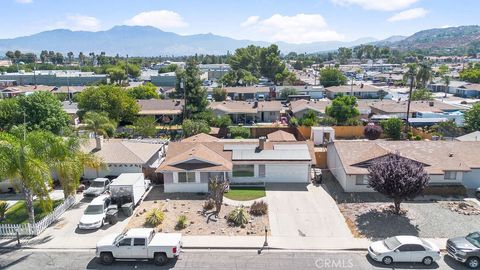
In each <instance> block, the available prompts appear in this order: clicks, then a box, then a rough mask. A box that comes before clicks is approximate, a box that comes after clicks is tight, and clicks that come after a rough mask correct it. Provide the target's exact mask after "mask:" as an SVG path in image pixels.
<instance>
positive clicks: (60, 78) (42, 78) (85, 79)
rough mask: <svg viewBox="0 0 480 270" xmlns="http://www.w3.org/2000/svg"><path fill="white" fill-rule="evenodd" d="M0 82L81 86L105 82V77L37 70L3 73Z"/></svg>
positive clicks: (91, 73)
mask: <svg viewBox="0 0 480 270" xmlns="http://www.w3.org/2000/svg"><path fill="white" fill-rule="evenodd" d="M0 80H15V81H17V84H18V85H34V84H38V85H49V86H67V85H69V86H81V85H92V84H95V83H98V82H101V81H106V80H107V75H106V74H95V73H94V72H81V71H78V70H66V71H65V70H37V71H36V72H35V73H33V72H18V73H3V74H0Z"/></svg>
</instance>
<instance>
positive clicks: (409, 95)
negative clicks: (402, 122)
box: [407, 71, 414, 128]
mask: <svg viewBox="0 0 480 270" xmlns="http://www.w3.org/2000/svg"><path fill="white" fill-rule="evenodd" d="M409 75H410V90H409V91H408V103H407V128H408V127H409V126H410V122H408V117H409V115H410V102H411V100H412V90H413V78H414V76H413V72H412V71H410V74H409Z"/></svg>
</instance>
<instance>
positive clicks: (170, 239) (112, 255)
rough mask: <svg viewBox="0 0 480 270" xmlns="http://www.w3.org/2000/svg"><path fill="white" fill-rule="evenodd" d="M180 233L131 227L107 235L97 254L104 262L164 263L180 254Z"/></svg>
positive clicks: (98, 246)
mask: <svg viewBox="0 0 480 270" xmlns="http://www.w3.org/2000/svg"><path fill="white" fill-rule="evenodd" d="M181 247H182V235H181V234H180V233H155V230H154V229H150V228H135V229H130V230H128V231H127V232H125V233H123V234H119V235H116V234H113V235H107V236H105V237H104V238H102V239H101V240H100V241H99V242H98V243H97V248H96V251H95V255H96V257H97V258H100V261H101V262H102V263H103V264H111V263H113V262H114V261H115V260H116V259H121V260H151V259H153V262H154V263H155V264H157V265H164V264H166V263H167V262H168V260H169V259H172V258H175V257H177V256H178V255H179V254H180V249H181Z"/></svg>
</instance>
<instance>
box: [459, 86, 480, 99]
mask: <svg viewBox="0 0 480 270" xmlns="http://www.w3.org/2000/svg"><path fill="white" fill-rule="evenodd" d="M456 94H457V95H458V96H460V97H465V98H479V97H480V84H478V83H469V84H465V85H462V86H460V87H458V88H457V93H456Z"/></svg>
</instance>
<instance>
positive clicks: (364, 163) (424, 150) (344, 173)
mask: <svg viewBox="0 0 480 270" xmlns="http://www.w3.org/2000/svg"><path fill="white" fill-rule="evenodd" d="M392 153H399V154H400V155H401V156H403V157H405V158H408V159H411V160H414V161H416V162H420V163H422V164H423V165H424V166H425V170H426V171H427V172H428V174H429V175H430V185H432V186H442V185H448V186H450V185H462V184H463V185H464V186H466V187H468V188H475V187H480V156H479V155H478V153H480V143H478V142H455V141H449V142H447V141H383V140H376V141H335V142H333V143H330V144H328V147H327V166H328V168H329V170H330V172H331V173H332V174H333V175H334V176H335V178H336V179H337V181H338V182H339V184H340V185H341V186H342V188H343V190H344V191H345V192H374V190H373V189H372V188H370V187H368V170H367V168H368V166H369V165H370V164H371V162H372V161H374V160H376V159H378V158H380V157H383V156H386V155H389V154H392Z"/></svg>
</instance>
